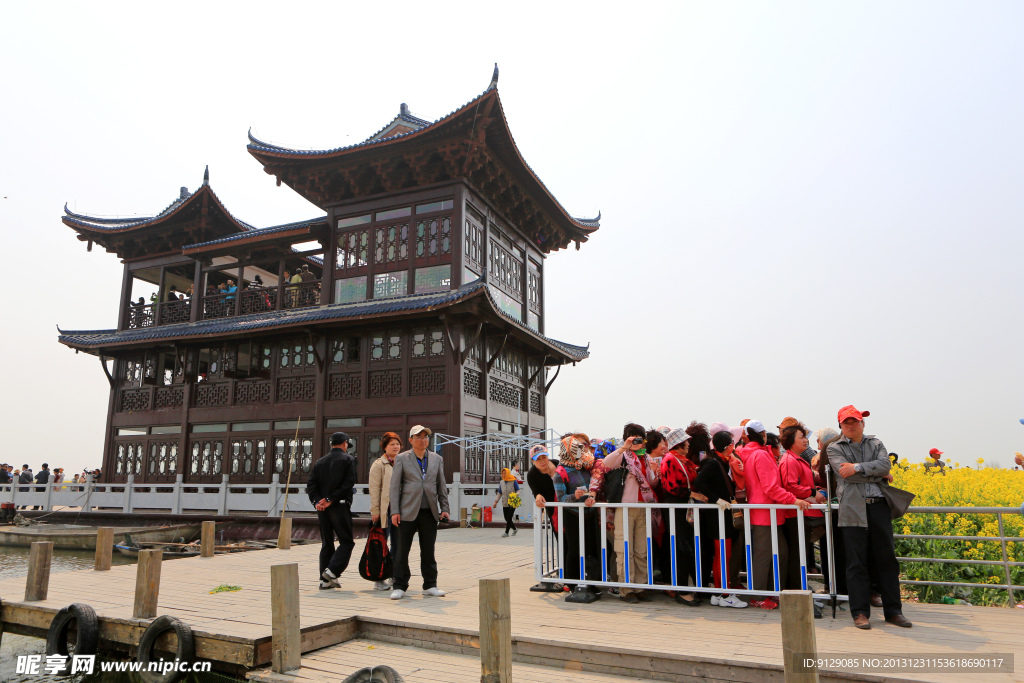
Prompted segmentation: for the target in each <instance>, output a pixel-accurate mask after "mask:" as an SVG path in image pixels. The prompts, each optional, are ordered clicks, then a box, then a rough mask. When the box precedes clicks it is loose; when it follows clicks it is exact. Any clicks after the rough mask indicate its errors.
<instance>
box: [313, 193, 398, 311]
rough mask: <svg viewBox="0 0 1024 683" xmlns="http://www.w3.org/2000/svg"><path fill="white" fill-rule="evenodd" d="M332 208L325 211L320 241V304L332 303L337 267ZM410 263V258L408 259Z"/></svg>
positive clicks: (336, 241)
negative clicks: (324, 233) (322, 263)
mask: <svg viewBox="0 0 1024 683" xmlns="http://www.w3.org/2000/svg"><path fill="white" fill-rule="evenodd" d="M336 224H337V221H336V219H335V218H334V209H333V208H332V209H330V210H329V211H328V212H327V237H326V238H325V239H323V240H321V241H320V244H321V246H323V248H324V268H323V271H322V272H321V273H320V305H321V306H323V305H324V304H333V303H334V272H335V269H336V268H337V267H338V265H337V260H338V234H337V229H336V228H335V227H334V226H335V225H336ZM409 261H410V263H411V262H412V258H410V259H409Z"/></svg>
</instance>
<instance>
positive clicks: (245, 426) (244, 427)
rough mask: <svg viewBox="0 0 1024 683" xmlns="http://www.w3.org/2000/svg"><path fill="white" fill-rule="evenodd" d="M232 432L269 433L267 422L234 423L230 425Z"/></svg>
mask: <svg viewBox="0 0 1024 683" xmlns="http://www.w3.org/2000/svg"><path fill="white" fill-rule="evenodd" d="M231 431H233V432H266V431H270V423H269V422H235V423H234V424H232V425H231Z"/></svg>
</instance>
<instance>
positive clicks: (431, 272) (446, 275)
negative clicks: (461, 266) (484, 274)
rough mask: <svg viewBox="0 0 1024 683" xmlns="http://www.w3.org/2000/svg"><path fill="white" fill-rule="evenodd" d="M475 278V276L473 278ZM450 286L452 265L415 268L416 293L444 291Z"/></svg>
mask: <svg viewBox="0 0 1024 683" xmlns="http://www.w3.org/2000/svg"><path fill="white" fill-rule="evenodd" d="M474 279H475V278H474ZM451 287H452V267H451V266H450V265H444V266H430V267H429V268H417V269H416V293H417V294H428V293H430V292H446V291H448V290H449V289H451Z"/></svg>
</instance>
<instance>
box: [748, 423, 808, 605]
mask: <svg viewBox="0 0 1024 683" xmlns="http://www.w3.org/2000/svg"><path fill="white" fill-rule="evenodd" d="M746 428H747V438H748V439H749V440H750V442H749V443H748V444H747V445H746V446H744V447H743V449H742V450H741V454H740V459H741V460H742V461H743V466H744V474H745V475H746V478H747V502H748V503H750V504H751V505H765V504H768V505H773V504H775V505H793V504H796V505H797V506H798V507H799V508H800V509H801V510H806V509H807V506H808V505H809V504H808V503H807V501H805V500H801V499H800V498H797V497H796V496H795V495H793V494H792V493H790V492H789V491H787V490H786V489H784V488H782V480H781V479H780V477H779V468H778V465H777V464H776V463H775V458H774V457H773V456H772V454H771V451H769V450H768V448H767V446H766V445H765V441H766V439H765V434H766V432H767V430H766V429H765V427H764V425H763V424H762V423H761V422H760V421H759V420H751V421H750V422H748V423H747V425H746ZM749 514H750V552H751V569H752V573H753V576H752V577H747V586H748V587H749V588H750V589H751V590H759V591H771V590H775V581H774V573H775V567H774V563H773V562H772V559H773V557H772V537H773V536H774V537H775V539H776V547H777V548H778V551H779V563H778V578H779V589H780V590H781V589H784V588H785V577H786V572H787V570H788V568H789V563H788V559H789V547H788V546H787V544H786V537H785V536H784V535H783V534H782V526H781V525H782V524H783V522H785V515H784V514H783V511H781V510H778V511H776V513H775V515H776V517H775V519H776V522H775V526H774V528H773V527H772V523H771V512H770V511H768V510H751V511H750V512H749ZM751 604H753V605H755V606H757V607H761V608H763V609H775V608H776V607H778V606H779V605H778V602H776V601H775V600H773V599H771V598H765V599H759V600H754V601H752V603H751Z"/></svg>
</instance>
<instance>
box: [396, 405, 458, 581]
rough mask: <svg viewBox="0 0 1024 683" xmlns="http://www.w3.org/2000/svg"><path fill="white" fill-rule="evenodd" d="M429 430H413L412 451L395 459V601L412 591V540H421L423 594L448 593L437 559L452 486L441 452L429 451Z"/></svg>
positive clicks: (422, 428) (418, 426)
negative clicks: (443, 587)
mask: <svg viewBox="0 0 1024 683" xmlns="http://www.w3.org/2000/svg"><path fill="white" fill-rule="evenodd" d="M432 433H433V432H431V431H430V430H429V429H427V428H426V427H424V426H422V425H416V426H415V427H413V428H412V429H410V430H409V443H410V444H411V445H412V449H411V450H408V451H405V452H404V453H399V454H398V457H396V458H395V465H394V467H395V471H394V473H393V474H392V475H391V496H390V501H391V509H392V510H397V512H396V513H395V514H393V515H391V524H392V525H393V527H394V528H395V529H397V530H398V543H397V547H396V552H395V582H394V590H393V591H392V592H391V599H392V600H401V599H402V598H404V597H405V593H406V591H408V590H409V579H410V578H411V577H412V572H411V571H410V570H409V551H410V550H412V537H413V536H414V535H419V537H420V575H421V576H422V577H423V592H424V593H426V594H427V595H430V596H432V597H435V598H439V597H442V596H443V595H444V591H443V590H441V589H440V588H438V587H437V561H436V560H435V559H434V544H435V542H436V541H437V527H438V525H439V523H440V522H445V523H447V522H448V517H449V510H448V484H447V482H445V479H444V460H443V459H442V458H441V456H440V455H438V454H437V453H435V452H433V451H431V450H428V449H427V446H429V445H430V435H431V434H432Z"/></svg>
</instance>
